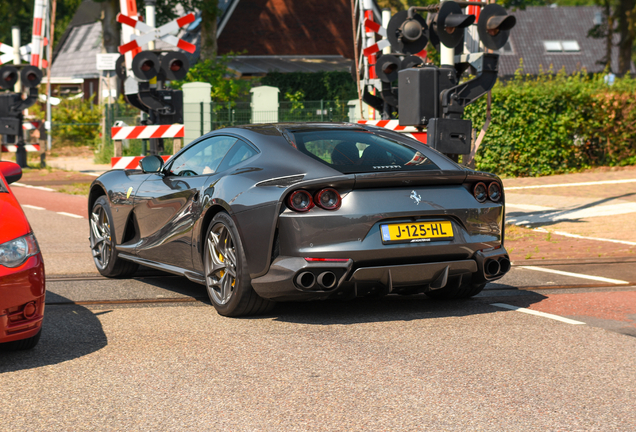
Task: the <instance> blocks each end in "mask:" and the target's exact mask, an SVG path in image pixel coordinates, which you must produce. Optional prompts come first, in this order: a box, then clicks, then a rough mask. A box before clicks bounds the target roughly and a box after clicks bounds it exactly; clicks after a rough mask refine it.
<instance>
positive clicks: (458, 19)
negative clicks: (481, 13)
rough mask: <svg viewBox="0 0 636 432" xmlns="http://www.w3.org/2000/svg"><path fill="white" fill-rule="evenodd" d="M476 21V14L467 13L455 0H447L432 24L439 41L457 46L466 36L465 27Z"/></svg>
mask: <svg viewBox="0 0 636 432" xmlns="http://www.w3.org/2000/svg"><path fill="white" fill-rule="evenodd" d="M474 22H475V15H465V14H463V13H462V8H461V7H460V6H459V5H458V4H457V3H455V2H453V1H445V2H444V3H442V6H441V7H440V9H439V12H438V13H437V15H436V16H434V17H433V25H432V26H431V29H432V31H434V32H435V33H436V35H437V37H439V41H440V42H441V43H442V44H444V46H446V47H448V48H455V47H456V46H457V45H459V44H460V43H461V41H462V39H463V37H464V31H463V30H464V29H465V28H466V27H468V26H469V25H471V24H472V23H474Z"/></svg>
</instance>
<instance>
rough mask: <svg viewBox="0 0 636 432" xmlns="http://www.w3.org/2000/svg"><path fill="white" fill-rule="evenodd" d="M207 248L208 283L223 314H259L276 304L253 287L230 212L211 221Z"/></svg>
mask: <svg viewBox="0 0 636 432" xmlns="http://www.w3.org/2000/svg"><path fill="white" fill-rule="evenodd" d="M203 250H204V252H203V255H204V263H205V285H206V287H207V291H208V296H209V297H210V301H211V302H212V304H213V305H214V308H215V309H216V310H217V312H218V313H219V314H220V315H223V316H229V317H238V316H243V315H257V314H261V313H265V312H268V311H270V310H271V309H272V308H273V307H274V302H272V301H270V300H266V299H264V298H262V297H260V296H259V295H258V294H256V292H255V291H254V289H253V288H252V280H251V278H250V276H249V274H248V272H247V260H246V258H245V252H244V250H243V245H242V244H241V239H240V237H239V235H238V230H237V229H236V225H235V224H234V221H233V220H232V218H231V217H230V216H229V215H228V214H227V213H218V214H217V215H216V216H214V218H213V219H212V222H210V226H209V227H208V230H207V233H206V236H205V244H204V249H203Z"/></svg>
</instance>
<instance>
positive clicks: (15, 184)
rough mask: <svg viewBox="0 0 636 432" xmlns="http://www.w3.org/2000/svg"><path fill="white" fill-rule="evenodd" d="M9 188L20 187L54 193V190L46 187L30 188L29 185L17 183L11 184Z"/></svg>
mask: <svg viewBox="0 0 636 432" xmlns="http://www.w3.org/2000/svg"><path fill="white" fill-rule="evenodd" d="M11 186H20V187H25V188H29V189H39V190H43V191H49V192H55V189H51V188H47V187H44V186H31V185H28V184H24V183H18V182H14V183H11Z"/></svg>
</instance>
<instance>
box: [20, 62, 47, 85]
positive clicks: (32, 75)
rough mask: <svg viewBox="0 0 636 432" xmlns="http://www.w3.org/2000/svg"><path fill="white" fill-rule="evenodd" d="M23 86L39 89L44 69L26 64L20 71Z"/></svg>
mask: <svg viewBox="0 0 636 432" xmlns="http://www.w3.org/2000/svg"><path fill="white" fill-rule="evenodd" d="M20 82H21V83H22V86H23V87H25V88H29V89H32V88H33V89H37V87H38V86H39V85H40V82H42V71H41V70H40V69H38V68H37V67H35V66H24V67H22V70H21V71H20Z"/></svg>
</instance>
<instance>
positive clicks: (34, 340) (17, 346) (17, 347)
mask: <svg viewBox="0 0 636 432" xmlns="http://www.w3.org/2000/svg"><path fill="white" fill-rule="evenodd" d="M40 336H42V329H41V328H40V331H39V332H38V333H37V334H36V335H35V336H31V337H30V338H26V339H21V340H17V341H12V342H6V343H3V344H0V349H3V350H6V351H24V350H30V349H33V348H35V346H36V345H37V344H38V342H40Z"/></svg>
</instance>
